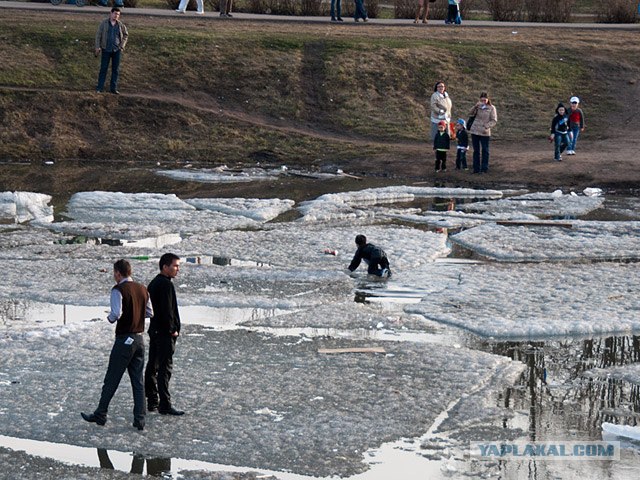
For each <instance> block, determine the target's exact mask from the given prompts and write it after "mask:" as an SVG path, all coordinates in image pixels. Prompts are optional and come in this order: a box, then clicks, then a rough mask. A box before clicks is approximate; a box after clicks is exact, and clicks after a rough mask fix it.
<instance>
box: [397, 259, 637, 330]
mask: <svg viewBox="0 0 640 480" xmlns="http://www.w3.org/2000/svg"><path fill="white" fill-rule="evenodd" d="M449 275H450V276H449V277H440V278H441V285H440V290H439V291H438V292H437V293H434V294H432V295H429V296H426V297H425V298H423V299H422V301H421V303H419V304H414V305H408V306H405V307H404V309H405V311H406V312H408V313H419V314H422V315H424V316H425V317H426V318H428V319H430V320H434V321H438V322H443V323H447V324H450V325H455V326H458V327H460V328H464V329H467V330H470V331H472V332H475V333H477V334H479V335H482V336H486V337H496V338H509V337H518V338H536V337H548V336H554V335H581V334H582V335H584V334H600V333H614V332H619V333H622V332H631V331H638V330H640V302H639V301H638V298H637V295H636V294H635V293H634V292H637V290H638V288H640V275H638V268H637V265H636V264H609V263H598V264H593V265H589V267H588V268H584V266H582V265H579V264H578V265H574V264H570V265H564V266H562V267H561V268H560V267H558V266H556V265H553V264H522V265H489V264H486V265H482V264H480V265H468V266H463V265H460V266H459V267H458V268H457V270H456V269H453V271H451V272H449Z"/></svg>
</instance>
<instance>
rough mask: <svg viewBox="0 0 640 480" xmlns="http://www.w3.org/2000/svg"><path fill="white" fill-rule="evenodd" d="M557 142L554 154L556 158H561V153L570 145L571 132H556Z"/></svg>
mask: <svg viewBox="0 0 640 480" xmlns="http://www.w3.org/2000/svg"><path fill="white" fill-rule="evenodd" d="M553 139H554V144H555V151H554V154H553V158H554V160H560V155H561V154H562V152H564V149H565V148H567V147H568V146H569V142H570V140H569V134H568V133H556V134H555V136H554V137H553Z"/></svg>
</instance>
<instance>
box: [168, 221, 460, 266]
mask: <svg viewBox="0 0 640 480" xmlns="http://www.w3.org/2000/svg"><path fill="white" fill-rule="evenodd" d="M365 230H366V236H367V240H368V241H369V242H371V243H373V244H375V245H378V246H380V247H381V248H382V249H383V250H384V251H385V252H386V253H387V256H388V257H389V261H390V262H391V269H392V271H394V272H395V271H396V270H404V269H414V268H419V267H420V266H421V265H425V264H427V263H429V262H431V261H433V259H434V258H438V257H442V256H446V255H447V253H448V252H449V251H450V250H449V247H448V246H447V245H446V240H447V239H446V237H445V236H443V235H438V234H436V233H433V232H424V231H420V230H416V229H413V228H409V227H403V226H393V225H388V226H379V225H375V226H366V227H362V226H360V227H353V226H352V227H345V226H335V225H333V226H332V225H322V224H320V225H311V224H310V225H305V226H304V228H302V227H301V226H300V225H299V224H298V223H297V222H294V223H292V224H291V223H287V224H273V225H265V226H264V227H263V229H262V230H257V231H244V230H230V231H226V232H211V233H203V234H196V235H192V236H190V237H189V238H187V239H185V240H184V241H183V242H182V243H181V245H180V248H181V249H184V250H190V251H198V252H201V253H202V254H204V255H211V256H217V257H228V258H237V259H240V260H254V261H256V262H264V263H267V264H270V265H275V266H284V267H287V268H288V267H292V268H304V269H308V268H313V269H319V270H327V269H329V270H334V271H344V270H345V269H346V267H347V266H348V265H349V263H350V262H351V259H352V258H353V255H354V253H355V251H356V245H355V242H354V239H355V236H356V235H357V234H360V233H363V231H365ZM326 248H330V249H332V250H337V251H338V252H339V253H338V255H336V256H334V255H325V254H324V253H323V252H324V250H325V249H326ZM363 263H364V262H363ZM360 268H361V269H364V271H365V272H366V266H361V267H360Z"/></svg>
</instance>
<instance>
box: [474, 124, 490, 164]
mask: <svg viewBox="0 0 640 480" xmlns="http://www.w3.org/2000/svg"><path fill="white" fill-rule="evenodd" d="M490 140H491V137H488V136H485V135H474V134H471V143H472V144H473V173H480V172H487V171H489V141H490ZM480 148H482V165H481V164H480Z"/></svg>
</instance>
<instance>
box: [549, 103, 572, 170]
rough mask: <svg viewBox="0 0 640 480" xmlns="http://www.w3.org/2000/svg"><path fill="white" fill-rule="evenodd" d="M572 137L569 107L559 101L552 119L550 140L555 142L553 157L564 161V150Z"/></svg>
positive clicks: (558, 160)
mask: <svg viewBox="0 0 640 480" xmlns="http://www.w3.org/2000/svg"><path fill="white" fill-rule="evenodd" d="M570 137H571V131H570V130H569V116H568V115H567V109H566V108H565V107H564V105H563V104H562V103H559V104H558V106H557V107H556V114H555V116H554V117H553V120H551V135H550V136H549V140H550V141H553V144H554V154H553V159H554V160H555V161H556V162H560V161H562V152H564V149H565V148H567V147H568V146H569V143H570Z"/></svg>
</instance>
